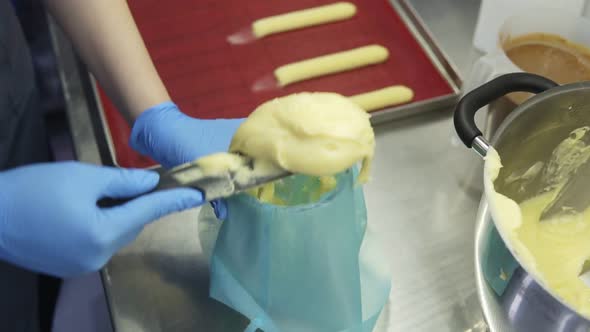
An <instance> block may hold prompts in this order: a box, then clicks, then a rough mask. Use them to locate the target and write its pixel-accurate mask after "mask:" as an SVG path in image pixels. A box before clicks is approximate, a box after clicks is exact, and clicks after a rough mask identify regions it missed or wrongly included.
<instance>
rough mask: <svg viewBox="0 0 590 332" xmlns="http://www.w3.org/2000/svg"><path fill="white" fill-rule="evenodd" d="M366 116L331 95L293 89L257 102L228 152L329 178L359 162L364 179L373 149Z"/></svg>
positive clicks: (354, 106) (361, 178)
mask: <svg viewBox="0 0 590 332" xmlns="http://www.w3.org/2000/svg"><path fill="white" fill-rule="evenodd" d="M369 118H370V116H369V114H368V113H367V112H365V111H364V110H363V109H361V108H360V107H358V106H357V105H356V104H355V103H353V102H352V101H350V99H348V98H346V97H344V96H342V95H339V94H336V93H322V92H315V93H307V92H304V93H297V94H293V95H289V96H286V97H281V98H276V99H274V100H271V101H268V102H266V103H263V104H262V105H260V106H259V107H258V108H257V109H256V110H255V111H254V112H253V113H252V114H250V116H249V117H248V118H247V119H246V121H244V122H243V123H242V125H241V126H240V127H239V128H238V130H237V131H236V133H235V135H234V137H233V139H232V142H231V145H230V152H241V153H243V154H245V155H248V156H251V157H254V158H256V159H261V160H269V161H272V162H274V163H276V164H277V165H279V166H280V167H282V168H284V169H286V170H289V171H291V172H293V173H300V174H306V175H312V176H328V175H334V174H337V173H339V172H342V171H344V170H346V169H348V168H350V167H352V166H353V165H354V164H356V163H357V162H358V161H361V160H362V161H363V164H362V169H361V171H360V173H359V178H358V180H359V182H366V181H367V180H368V176H369V169H370V165H371V160H372V159H373V154H374V150H375V135H374V133H373V129H372V127H371V123H370V121H369Z"/></svg>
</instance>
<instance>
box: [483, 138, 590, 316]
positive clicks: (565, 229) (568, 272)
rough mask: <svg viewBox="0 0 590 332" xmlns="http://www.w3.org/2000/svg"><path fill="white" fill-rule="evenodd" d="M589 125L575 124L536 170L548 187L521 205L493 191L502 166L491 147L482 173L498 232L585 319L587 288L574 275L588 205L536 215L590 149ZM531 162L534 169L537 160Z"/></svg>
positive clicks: (582, 252)
mask: <svg viewBox="0 0 590 332" xmlns="http://www.w3.org/2000/svg"><path fill="white" fill-rule="evenodd" d="M589 129H590V128H588V127H583V128H579V129H577V130H575V131H573V132H572V134H571V135H570V137H568V138H566V139H565V140H564V141H562V142H561V143H560V144H559V146H558V147H557V148H556V149H555V150H554V151H553V153H552V156H551V159H550V160H549V161H548V163H547V165H544V168H543V170H542V173H539V170H536V171H535V172H536V173H539V176H541V177H542V180H543V183H545V184H547V187H546V189H547V191H545V192H543V193H539V194H538V195H537V196H534V197H532V198H530V199H528V200H525V201H523V202H521V203H520V205H519V204H517V203H516V202H514V201H513V200H511V199H509V198H508V197H506V196H503V195H502V194H500V193H497V192H496V191H495V190H494V186H493V181H494V180H495V179H496V177H497V176H498V173H499V170H500V168H501V167H502V165H501V160H500V156H499V155H498V153H497V152H496V151H495V150H493V149H491V150H490V151H488V155H487V156H486V164H485V173H484V177H485V182H486V183H485V187H486V197H487V199H488V202H489V204H490V207H491V211H492V215H493V218H494V221H495V223H496V226H497V228H498V231H499V232H500V233H501V234H502V236H503V238H504V239H505V240H506V241H507V244H508V246H509V247H510V248H511V249H512V251H513V252H514V253H515V255H516V257H517V258H518V260H519V262H520V263H521V265H523V266H524V267H525V269H527V271H529V273H532V274H534V275H535V276H536V277H537V278H538V279H539V281H540V282H541V283H542V284H544V286H546V287H547V288H548V289H550V290H551V291H552V292H553V294H554V295H557V296H558V297H559V298H561V299H562V300H563V301H564V302H565V303H567V304H568V305H570V306H571V307H572V308H574V309H575V310H577V311H578V312H579V313H581V314H583V315H586V316H587V317H590V287H589V286H588V285H586V284H585V283H584V282H583V281H582V280H581V279H580V277H579V275H580V272H581V271H582V267H583V266H584V264H585V262H586V260H587V259H589V258H590V209H587V210H585V211H581V212H579V213H573V214H568V215H557V216H555V217H553V218H552V219H549V220H543V221H540V217H541V214H542V212H543V211H544V209H545V207H546V206H548V205H549V204H550V203H551V202H552V200H553V199H554V198H555V197H556V195H557V192H558V191H559V189H560V188H561V187H562V186H563V184H564V183H565V181H566V180H567V179H568V177H569V175H571V174H572V172H573V171H574V170H575V169H576V168H577V167H578V166H579V165H580V163H582V162H584V161H585V160H587V159H588V157H589V156H590V149H589V148H588V147H587V146H586V145H585V143H584V141H583V140H582V138H583V137H584V135H585V134H586V132H588V130H589ZM535 165H537V166H536V168H539V166H538V165H539V164H538V163H537V164H535ZM533 166H534V165H533ZM525 174H527V173H525Z"/></svg>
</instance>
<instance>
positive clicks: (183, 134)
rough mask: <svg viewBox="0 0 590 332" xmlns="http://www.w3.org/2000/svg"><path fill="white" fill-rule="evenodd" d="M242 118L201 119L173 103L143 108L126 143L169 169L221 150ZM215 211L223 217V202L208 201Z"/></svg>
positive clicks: (226, 148)
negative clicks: (184, 111)
mask: <svg viewBox="0 0 590 332" xmlns="http://www.w3.org/2000/svg"><path fill="white" fill-rule="evenodd" d="M243 121H244V119H218V120H202V119H196V118H192V117H190V116H188V115H185V114H184V113H182V112H181V111H180V110H179V109H178V107H177V106H176V104H174V103H173V102H170V101H168V102H164V103H161V104H158V105H156V106H153V107H151V108H149V109H147V110H145V111H144V112H143V113H142V114H141V115H140V116H139V117H138V118H137V119H136V120H135V124H134V125H133V129H132V131H131V137H130V138H129V145H130V146H131V147H132V148H133V149H134V150H136V151H138V152H139V153H141V154H144V155H147V156H150V157H152V158H153V159H154V160H156V161H157V162H159V163H160V164H162V165H163V166H164V167H167V168H170V167H173V166H176V165H179V164H182V163H186V162H190V161H193V160H195V159H197V158H199V157H202V156H204V155H208V154H211V153H216V152H225V151H227V150H228V148H229V144H230V142H231V139H232V137H233V135H234V133H235V131H236V129H238V127H239V126H240V124H241V123H242V122H243ZM212 206H213V208H214V209H215V214H216V215H217V217H218V218H220V219H225V216H226V214H227V208H226V205H225V201H223V200H218V201H215V202H212Z"/></svg>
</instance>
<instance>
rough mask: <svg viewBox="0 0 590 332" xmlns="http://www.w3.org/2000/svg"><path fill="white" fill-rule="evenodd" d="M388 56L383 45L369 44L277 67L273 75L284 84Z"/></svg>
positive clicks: (371, 63)
mask: <svg viewBox="0 0 590 332" xmlns="http://www.w3.org/2000/svg"><path fill="white" fill-rule="evenodd" d="M388 57H389V51H388V50H387V49H386V48H385V47H383V46H380V45H369V46H363V47H359V48H355V49H351V50H347V51H342V52H337V53H332V54H327V55H322V56H319V57H316V58H311V59H307V60H303V61H299V62H294V63H290V64H287V65H284V66H281V67H279V68H277V69H276V70H275V71H274V75H275V78H276V79H277V81H278V83H279V85H281V86H286V85H289V84H292V83H295V82H300V81H304V80H308V79H311V78H315V77H319V76H324V75H329V74H334V73H339V72H343V71H347V70H352V69H356V68H360V67H365V66H369V65H373V64H377V63H381V62H383V61H385V60H387V58H388Z"/></svg>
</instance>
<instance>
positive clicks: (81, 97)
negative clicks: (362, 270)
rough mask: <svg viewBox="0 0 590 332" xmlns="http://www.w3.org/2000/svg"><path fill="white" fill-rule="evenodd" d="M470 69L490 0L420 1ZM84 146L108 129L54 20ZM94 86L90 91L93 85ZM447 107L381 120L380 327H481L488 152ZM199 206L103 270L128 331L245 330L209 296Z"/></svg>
mask: <svg viewBox="0 0 590 332" xmlns="http://www.w3.org/2000/svg"><path fill="white" fill-rule="evenodd" d="M411 2H412V3H413V5H414V6H415V8H416V9H417V11H418V13H419V14H420V16H421V17H422V18H423V19H424V21H425V22H426V24H427V26H428V27H429V28H430V29H431V30H432V32H433V34H434V36H435V37H436V38H437V40H438V41H439V42H440V44H441V46H442V48H443V50H444V51H445V52H446V53H447V54H449V56H450V58H451V59H452V61H453V62H455V64H456V65H457V67H458V68H459V70H460V72H461V73H462V74H463V75H465V74H466V72H467V70H468V68H469V64H470V63H471V61H472V59H473V57H474V56H475V53H474V51H472V50H471V38H472V34H473V30H474V26H475V22H476V17H477V11H478V8H479V1H475V0H472V1H470V0H437V1H432V0H413V1H411ZM53 32H54V34H53V37H54V45H55V47H56V52H57V53H58V57H59V60H60V66H61V68H62V72H61V75H62V81H63V84H64V87H65V90H66V99H67V102H68V116H69V120H70V122H71V128H72V134H73V137H74V142H75V148H76V153H77V156H78V158H79V159H80V160H83V161H87V162H93V163H100V162H101V155H100V151H99V149H98V147H99V146H100V145H101V144H105V141H104V137H101V136H100V135H99V134H97V132H96V130H94V128H93V125H92V123H93V121H96V120H97V119H95V118H93V117H92V115H91V112H89V106H88V105H87V103H85V98H88V94H87V91H88V90H91V89H90V87H89V86H84V84H81V83H80V79H79V75H80V72H79V69H80V68H79V67H78V66H77V64H76V61H75V58H74V57H73V54H72V51H71V48H70V46H69V44H68V43H67V41H66V40H65V39H64V38H63V36H62V35H61V33H60V32H59V30H58V29H56V28H55V26H53ZM85 93H86V94H85ZM450 118H451V113H450V112H449V111H448V110H441V112H438V113H436V112H435V113H429V114H426V115H422V116H419V117H414V118H409V119H406V120H401V121H395V122H391V123H388V124H384V125H379V126H377V127H376V128H375V130H376V135H377V151H376V160H375V165H374V170H373V181H371V182H370V183H369V184H368V185H367V186H366V187H365V194H366V200H367V205H368V211H369V223H370V224H371V227H372V228H373V229H374V230H376V232H377V233H378V234H379V236H380V237H381V238H382V241H383V242H384V243H385V244H386V249H387V251H388V253H387V257H388V258H389V259H390V262H389V263H391V264H392V265H393V268H394V270H393V280H392V288H393V289H392V292H391V295H390V301H389V303H388V305H387V307H386V308H385V311H384V313H383V315H382V317H381V319H380V321H379V323H378V328H377V330H378V331H439V332H443V331H453V332H454V331H480V330H483V329H484V328H485V324H484V323H483V321H482V316H481V312H480V309H479V304H478V302H477V296H476V294H475V282H474V262H473V261H474V257H473V238H474V236H473V235H474V233H473V232H474V222H475V216H476V212H477V206H478V203H479V199H480V197H481V192H480V187H479V185H478V181H479V179H478V176H477V174H479V173H480V169H479V166H480V162H479V160H478V159H477V158H475V156H474V154H473V153H471V152H470V151H468V150H467V149H465V148H463V147H462V146H460V145H459V143H458V141H457V140H456V139H454V130H453V128H452V123H451V121H450ZM197 215H198V210H194V211H188V212H185V213H182V214H177V215H173V216H170V217H167V218H165V220H161V221H159V222H157V223H154V224H152V225H150V226H148V227H147V228H146V229H145V231H144V232H143V233H142V234H141V236H140V237H139V238H138V240H137V241H136V242H135V243H134V244H133V245H131V246H130V247H128V248H126V249H125V250H123V251H122V252H121V253H120V254H118V255H117V256H116V257H114V258H113V259H112V261H111V262H110V263H109V264H108V266H107V267H106V268H105V269H104V271H103V279H104V286H105V290H106V293H107V296H108V302H109V306H110V310H111V314H112V319H113V324H114V326H115V328H116V330H117V331H121V332H132V331H148V332H157V331H193V332H194V331H239V330H240V329H241V328H243V327H244V326H245V324H246V320H245V319H244V318H243V317H241V316H240V315H238V314H236V313H234V312H233V311H231V310H229V309H227V308H226V307H224V306H223V305H221V304H218V303H217V302H215V301H213V300H210V299H209V298H208V270H207V262H206V259H205V257H204V255H203V253H202V250H201V246H200V244H199V239H198V225H197V222H196V221H197Z"/></svg>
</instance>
